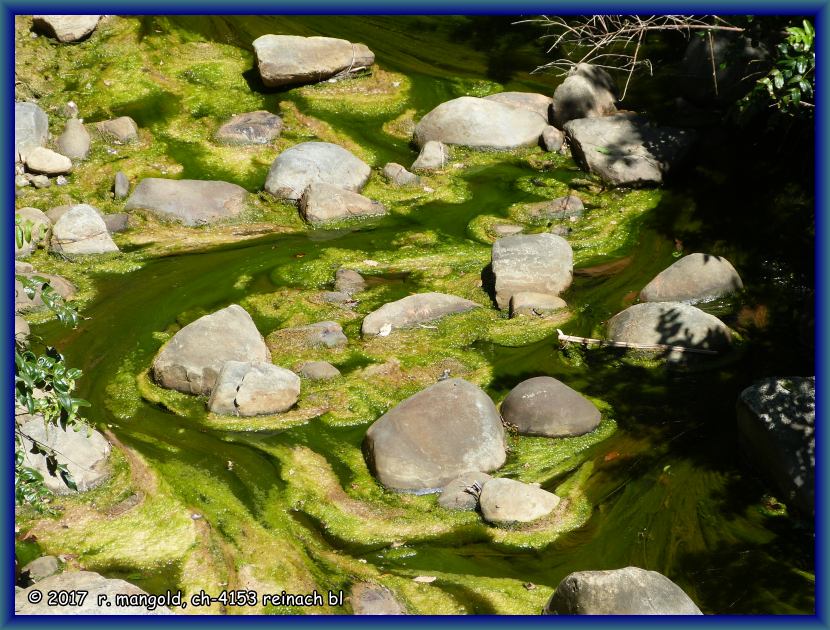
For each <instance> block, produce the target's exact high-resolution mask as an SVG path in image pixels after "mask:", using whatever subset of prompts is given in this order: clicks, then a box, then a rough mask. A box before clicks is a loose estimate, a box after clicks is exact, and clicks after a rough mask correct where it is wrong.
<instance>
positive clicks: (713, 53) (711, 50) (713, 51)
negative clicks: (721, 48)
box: [707, 31, 718, 96]
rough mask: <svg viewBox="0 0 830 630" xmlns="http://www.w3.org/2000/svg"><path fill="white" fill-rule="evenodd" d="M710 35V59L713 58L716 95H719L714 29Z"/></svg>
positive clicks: (713, 78)
mask: <svg viewBox="0 0 830 630" xmlns="http://www.w3.org/2000/svg"><path fill="white" fill-rule="evenodd" d="M707 35H709V59H711V60H712V83H713V84H714V85H715V96H718V71H717V69H715V45H714V44H713V43H712V31H709V32H708V33H707Z"/></svg>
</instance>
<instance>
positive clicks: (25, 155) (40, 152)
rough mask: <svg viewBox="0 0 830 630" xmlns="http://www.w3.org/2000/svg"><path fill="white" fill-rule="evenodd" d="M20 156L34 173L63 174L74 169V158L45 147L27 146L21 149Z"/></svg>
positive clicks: (27, 168)
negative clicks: (71, 158)
mask: <svg viewBox="0 0 830 630" xmlns="http://www.w3.org/2000/svg"><path fill="white" fill-rule="evenodd" d="M20 157H21V158H22V159H23V163H24V164H26V170H28V171H30V172H32V173H42V174H43V175H61V174H62V173H68V172H69V171H71V170H72V160H70V159H69V158H68V157H66V156H65V155H61V154H60V153H56V152H55V151H52V149H47V148H45V147H26V148H24V149H21V151H20Z"/></svg>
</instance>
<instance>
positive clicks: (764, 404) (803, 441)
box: [737, 376, 816, 515]
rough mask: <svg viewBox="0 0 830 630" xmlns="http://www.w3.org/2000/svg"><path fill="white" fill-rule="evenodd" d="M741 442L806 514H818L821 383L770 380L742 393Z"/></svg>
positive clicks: (800, 379)
mask: <svg viewBox="0 0 830 630" xmlns="http://www.w3.org/2000/svg"><path fill="white" fill-rule="evenodd" d="M737 408H738V436H739V444H740V447H741V451H742V452H743V454H744V456H745V457H746V458H747V459H748V460H749V461H750V462H751V463H752V464H753V465H754V466H755V468H756V469H757V470H759V471H761V472H762V473H763V474H764V475H765V476H766V477H767V478H769V479H770V480H771V481H772V482H773V483H774V484H775V485H776V487H777V488H778V491H779V492H781V493H782V496H781V499H782V500H784V501H785V502H790V501H791V502H793V503H794V504H795V505H796V506H797V507H798V508H799V509H800V510H801V511H802V512H804V513H805V514H808V515H811V514H813V512H814V511H815V468H816V436H815V423H816V379H815V377H813V376H811V377H807V378H805V377H788V378H782V377H770V378H766V379H763V380H761V381H758V382H757V383H755V384H753V385H752V386H751V387H747V388H746V389H745V390H744V391H743V392H741V395H740V397H739V398H738V405H737Z"/></svg>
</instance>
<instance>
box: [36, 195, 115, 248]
mask: <svg viewBox="0 0 830 630" xmlns="http://www.w3.org/2000/svg"><path fill="white" fill-rule="evenodd" d="M50 247H51V249H52V251H56V252H60V253H62V254H105V253H108V252H117V251H118V246H117V245H116V244H115V242H113V240H112V237H111V236H110V234H109V230H107V224H106V223H104V219H102V218H101V215H100V214H99V213H98V211H97V210H96V209H95V208H93V207H92V206H90V205H88V204H85V203H84V204H79V205H75V206H72V207H70V208H69V209H68V210H67V211H66V212H65V213H63V215H61V217H60V218H59V219H58V220H57V221H56V222H55V225H53V226H52V238H51V240H50Z"/></svg>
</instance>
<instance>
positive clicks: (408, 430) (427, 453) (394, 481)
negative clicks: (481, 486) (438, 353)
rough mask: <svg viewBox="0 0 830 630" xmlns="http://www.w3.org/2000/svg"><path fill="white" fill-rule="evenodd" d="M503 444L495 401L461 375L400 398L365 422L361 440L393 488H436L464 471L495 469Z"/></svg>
mask: <svg viewBox="0 0 830 630" xmlns="http://www.w3.org/2000/svg"><path fill="white" fill-rule="evenodd" d="M450 409H451V410H452V413H447V411H448V410H450ZM505 447H506V442H505V435H504V428H503V427H502V424H501V418H500V417H499V413H498V411H497V410H496V407H495V405H494V404H493V401H491V400H490V398H489V397H488V396H487V394H485V393H484V391H483V390H482V389H481V388H479V387H477V386H476V385H473V384H472V383H468V382H467V381H465V380H463V379H460V378H452V379H447V380H445V381H439V382H438V383H436V384H434V385H431V386H429V387H427V388H426V389H424V390H422V391H420V392H418V393H417V394H415V395H414V396H410V397H409V398H407V399H406V400H404V401H402V402H401V403H399V404H398V405H396V406H395V407H393V408H392V409H391V410H389V411H388V412H386V413H385V414H384V415H383V416H381V417H380V418H379V419H378V420H376V421H375V423H374V424H373V425H372V426H371V427H369V430H368V431H367V432H366V439H365V441H364V450H365V454H366V459H367V462H368V464H369V467H370V469H371V470H372V472H373V473H374V474H375V476H376V477H377V478H378V480H379V481H380V482H381V483H382V484H383V485H384V486H386V487H388V488H391V489H393V490H434V489H437V488H441V487H443V486H445V485H446V484H447V483H448V482H450V481H451V480H453V479H455V478H456V477H458V476H459V475H461V474H463V473H466V472H474V471H479V470H481V471H485V472H489V471H492V470H495V469H497V468H499V467H500V466H501V465H502V464H504V461H505V459H506V453H505Z"/></svg>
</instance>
